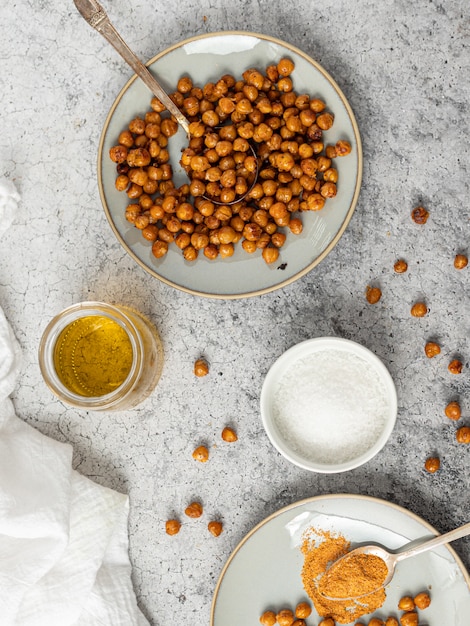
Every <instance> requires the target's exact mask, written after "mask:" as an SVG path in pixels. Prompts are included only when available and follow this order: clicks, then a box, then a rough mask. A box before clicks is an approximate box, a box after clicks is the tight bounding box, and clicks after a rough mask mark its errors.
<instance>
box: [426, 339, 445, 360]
mask: <svg viewBox="0 0 470 626" xmlns="http://www.w3.org/2000/svg"><path fill="white" fill-rule="evenodd" d="M424 352H425V354H426V356H427V357H428V359H432V358H433V357H435V356H437V355H438V354H440V352H441V347H440V345H439V344H438V343H436V342H435V341H428V342H427V344H426V345H425V346H424Z"/></svg>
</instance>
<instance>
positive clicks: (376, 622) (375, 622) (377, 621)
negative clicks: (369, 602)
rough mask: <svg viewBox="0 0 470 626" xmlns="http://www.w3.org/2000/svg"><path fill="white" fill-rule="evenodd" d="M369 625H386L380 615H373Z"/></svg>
mask: <svg viewBox="0 0 470 626" xmlns="http://www.w3.org/2000/svg"><path fill="white" fill-rule="evenodd" d="M368 626H384V622H383V620H381V619H379V618H378V617H373V618H372V619H370V620H369V624H368Z"/></svg>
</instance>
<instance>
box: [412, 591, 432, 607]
mask: <svg viewBox="0 0 470 626" xmlns="http://www.w3.org/2000/svg"><path fill="white" fill-rule="evenodd" d="M414 602H415V605H416V607H417V608H418V609H421V610H423V609H427V608H428V606H429V605H430V604H431V598H430V596H429V594H428V593H426V592H425V591H422V592H421V593H418V595H416V596H415V597H414Z"/></svg>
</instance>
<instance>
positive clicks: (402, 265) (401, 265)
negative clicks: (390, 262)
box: [393, 259, 408, 274]
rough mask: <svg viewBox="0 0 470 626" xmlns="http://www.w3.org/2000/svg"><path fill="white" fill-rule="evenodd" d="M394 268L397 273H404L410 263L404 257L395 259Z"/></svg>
mask: <svg viewBox="0 0 470 626" xmlns="http://www.w3.org/2000/svg"><path fill="white" fill-rule="evenodd" d="M393 269H394V271H395V272H396V273H397V274H404V273H405V272H406V270H407V269H408V263H407V262H406V261H404V260H403V259H398V261H395V264H394V266H393Z"/></svg>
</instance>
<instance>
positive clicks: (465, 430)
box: [455, 426, 470, 444]
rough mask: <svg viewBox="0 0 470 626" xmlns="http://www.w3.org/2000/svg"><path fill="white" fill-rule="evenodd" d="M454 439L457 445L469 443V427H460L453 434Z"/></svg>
mask: <svg viewBox="0 0 470 626" xmlns="http://www.w3.org/2000/svg"><path fill="white" fill-rule="evenodd" d="M455 438H456V439H457V442H458V443H466V444H468V443H470V427H469V426H462V427H461V428H459V429H458V431H457V432H456V433H455Z"/></svg>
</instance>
